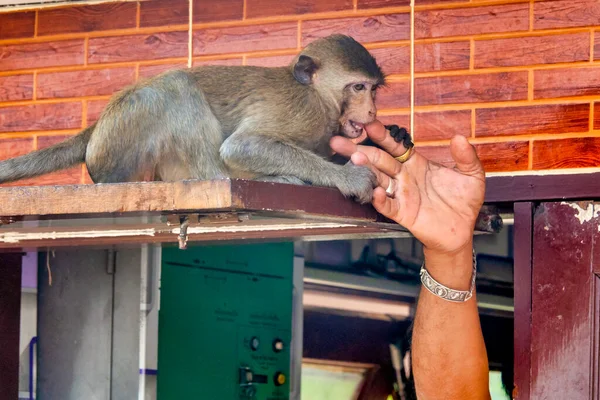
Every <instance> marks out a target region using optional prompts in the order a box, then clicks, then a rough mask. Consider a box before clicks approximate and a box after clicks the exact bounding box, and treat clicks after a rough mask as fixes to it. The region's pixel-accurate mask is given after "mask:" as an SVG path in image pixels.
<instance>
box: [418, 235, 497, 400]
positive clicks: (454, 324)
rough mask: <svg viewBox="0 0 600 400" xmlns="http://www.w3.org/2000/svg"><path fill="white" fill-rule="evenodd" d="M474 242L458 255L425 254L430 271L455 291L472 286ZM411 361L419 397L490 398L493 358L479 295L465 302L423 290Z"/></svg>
mask: <svg viewBox="0 0 600 400" xmlns="http://www.w3.org/2000/svg"><path fill="white" fill-rule="evenodd" d="M472 262H473V253H472V247H471V246H467V247H466V248H465V249H464V250H461V251H460V252H459V253H458V254H456V255H453V256H448V255H442V254H438V253H435V252H429V253H428V252H427V251H426V253H425V267H426V268H427V271H428V272H429V273H430V275H431V276H432V277H433V278H434V279H435V280H437V281H438V282H440V283H442V284H443V285H445V286H448V287H450V288H452V289H456V290H468V288H469V286H470V282H471V274H472V270H473V264H472ZM412 362H413V372H414V377H415V386H416V391H417V397H418V399H419V400H434V399H435V400H437V399H444V400H454V399H456V400H458V399H460V400H488V399H489V398H490V395H489V383H488V382H489V377H488V360H487V354H486V349H485V344H484V341H483V335H482V333H481V325H480V321H479V314H478V310H477V301H476V296H475V295H473V297H472V298H471V299H470V300H468V301H467V302H465V303H452V302H449V301H446V300H442V299H440V298H439V297H437V296H434V295H433V294H431V293H430V292H429V291H428V290H426V289H422V290H421V294H420V296H419V302H418V305H417V312H416V317H415V324H414V329H413V342H412Z"/></svg>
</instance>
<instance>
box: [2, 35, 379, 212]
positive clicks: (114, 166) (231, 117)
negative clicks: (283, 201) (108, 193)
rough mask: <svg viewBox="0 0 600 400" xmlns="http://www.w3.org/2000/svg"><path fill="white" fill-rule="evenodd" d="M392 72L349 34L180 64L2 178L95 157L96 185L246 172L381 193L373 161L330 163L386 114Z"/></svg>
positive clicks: (9, 165)
mask: <svg viewBox="0 0 600 400" xmlns="http://www.w3.org/2000/svg"><path fill="white" fill-rule="evenodd" d="M384 84H385V76H384V74H383V72H382V71H381V69H380V67H379V66H378V64H377V62H376V60H375V58H374V57H373V56H372V55H371V54H370V53H369V52H368V51H367V50H366V49H365V48H364V47H363V46H362V45H361V44H359V43H358V42H357V41H355V40H354V39H352V38H351V37H348V36H343V35H332V36H329V37H326V38H323V39H319V40H316V41H314V42H312V43H311V44H309V45H308V46H306V47H305V48H304V49H303V50H302V51H301V52H300V53H299V54H298V55H297V56H296V57H295V58H294V60H293V61H292V62H291V63H290V65H289V66H287V67H278V68H265V67H251V66H202V67H196V68H191V69H182V70H172V71H167V72H165V73H162V74H160V75H157V76H155V77H153V78H150V79H148V80H145V81H141V82H139V83H136V84H134V85H132V86H130V87H128V88H125V89H124V90H122V91H120V92H118V93H116V94H115V95H113V97H112V98H111V100H110V102H109V104H108V105H107V106H106V108H105V109H104V110H103V112H102V114H101V116H100V118H99V120H98V121H97V122H96V123H94V124H93V125H91V126H89V127H88V128H86V129H84V130H83V131H82V132H81V133H79V134H78V135H76V136H74V137H72V138H70V139H68V140H66V141H64V142H62V143H59V144H57V145H55V146H53V147H49V148H46V149H43V150H38V151H35V152H32V153H30V154H26V155H24V156H21V157H17V158H14V159H9V160H5V161H2V162H0V183H2V182H9V181H15V180H20V179H24V178H31V177H34V176H38V175H42V174H46V173H49V172H53V171H56V170H60V169H64V168H68V167H71V166H73V165H75V164H77V163H81V162H85V164H86V166H87V169H88V172H89V174H90V176H91V178H92V180H93V181H94V182H95V183H115V182H135V181H148V180H154V181H177V180H184V179H202V180H206V179H220V178H243V179H255V180H263V181H274V182H284V183H292V184H312V185H317V186H326V187H334V188H337V189H339V190H340V191H341V193H342V194H343V195H344V196H347V197H353V198H355V199H356V200H357V201H359V202H361V203H366V202H369V201H371V199H372V192H373V188H374V187H375V185H376V179H375V176H374V174H373V173H372V171H371V170H370V169H368V168H367V167H364V166H356V165H353V164H352V163H351V162H348V163H346V164H344V165H339V164H335V163H333V162H331V161H330V159H329V158H330V156H331V155H332V154H331V153H332V152H331V149H330V147H329V140H330V139H331V137H332V136H333V135H337V134H342V135H345V136H346V137H349V138H356V137H359V136H360V135H361V133H362V131H363V126H364V125H365V124H367V123H370V122H372V121H374V120H375V117H376V115H377V109H376V107H375V94H376V91H377V88H379V87H380V86H382V85H384Z"/></svg>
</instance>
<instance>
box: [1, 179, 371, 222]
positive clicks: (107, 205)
mask: <svg viewBox="0 0 600 400" xmlns="http://www.w3.org/2000/svg"><path fill="white" fill-rule="evenodd" d="M236 209H237V210H257V211H267V212H269V213H272V214H274V213H277V212H280V213H285V214H286V215H288V216H293V215H298V216H300V215H302V216H306V215H319V216H323V217H328V216H329V217H344V218H350V219H358V220H370V221H375V220H376V219H377V218H378V214H377V212H376V211H375V210H374V209H373V207H372V206H370V205H360V204H358V203H357V202H355V201H354V200H351V199H346V198H344V197H343V196H342V194H341V193H340V192H339V191H338V190H336V189H333V188H325V187H315V186H297V185H285V184H273V183H267V182H256V181H243V180H229V179H223V180H212V181H197V180H188V181H178V182H136V183H120V184H98V185H66V186H33V187H8V188H0V216H3V217H8V216H25V217H37V216H46V217H48V216H57V217H65V216H76V215H77V216H84V215H102V214H126V213H145V214H150V213H176V212H186V211H194V212H214V211H223V210H236Z"/></svg>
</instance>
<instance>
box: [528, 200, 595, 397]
mask: <svg viewBox="0 0 600 400" xmlns="http://www.w3.org/2000/svg"><path fill="white" fill-rule="evenodd" d="M599 223H600V217H598V216H597V215H596V214H595V213H594V204H593V203H592V202H591V201H578V202H564V201H561V202H548V203H541V204H540V205H539V207H538V208H537V209H536V212H535V214H534V218H533V266H532V272H533V278H532V288H533V290H532V292H531V294H532V298H531V304H532V314H531V399H554V398H568V399H569V400H590V399H593V398H594V397H593V386H594V381H595V380H596V379H597V377H596V376H594V367H593V362H594V358H595V356H594V354H593V349H594V346H595V339H596V332H597V329H598V323H597V320H596V317H595V315H596V314H595V309H594V308H595V275H594V274H593V272H592V261H593V256H592V255H593V242H594V238H595V237H596V235H597V234H598V225H599Z"/></svg>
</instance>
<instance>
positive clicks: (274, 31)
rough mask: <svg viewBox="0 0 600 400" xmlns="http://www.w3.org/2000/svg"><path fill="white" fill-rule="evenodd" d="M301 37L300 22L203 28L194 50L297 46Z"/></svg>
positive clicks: (210, 51) (211, 51)
mask: <svg viewBox="0 0 600 400" xmlns="http://www.w3.org/2000/svg"><path fill="white" fill-rule="evenodd" d="M297 37H298V24H297V23H296V22H284V23H276V24H265V25H259V26H236V27H230V28H210V29H200V30H197V31H195V32H194V54H195V55H203V54H218V53H242V52H248V51H256V50H276V49H289V48H296V46H297Z"/></svg>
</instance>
